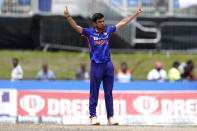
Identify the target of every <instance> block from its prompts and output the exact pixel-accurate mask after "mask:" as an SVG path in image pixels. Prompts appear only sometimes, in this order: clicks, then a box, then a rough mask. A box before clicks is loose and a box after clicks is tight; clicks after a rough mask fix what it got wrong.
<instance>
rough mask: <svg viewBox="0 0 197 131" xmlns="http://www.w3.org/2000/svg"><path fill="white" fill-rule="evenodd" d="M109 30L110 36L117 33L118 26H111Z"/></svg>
mask: <svg viewBox="0 0 197 131" xmlns="http://www.w3.org/2000/svg"><path fill="white" fill-rule="evenodd" d="M108 30H109V34H111V33H115V32H116V26H109V27H108Z"/></svg>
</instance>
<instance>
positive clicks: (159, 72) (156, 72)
mask: <svg viewBox="0 0 197 131" xmlns="http://www.w3.org/2000/svg"><path fill="white" fill-rule="evenodd" d="M147 79H148V80H150V81H165V80H167V72H166V71H165V70H164V69H162V63H161V62H159V61H158V62H156V63H155V69H152V70H151V71H150V72H149V73H148V75H147Z"/></svg>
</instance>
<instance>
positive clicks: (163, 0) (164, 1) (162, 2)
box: [155, 0, 168, 15]
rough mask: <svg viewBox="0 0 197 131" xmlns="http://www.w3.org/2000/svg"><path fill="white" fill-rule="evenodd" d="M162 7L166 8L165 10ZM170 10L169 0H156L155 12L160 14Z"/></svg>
mask: <svg viewBox="0 0 197 131" xmlns="http://www.w3.org/2000/svg"><path fill="white" fill-rule="evenodd" d="M161 8H165V10H164V11H162V10H161ZM167 11H168V0H155V14H156V15H160V14H161V13H166V12H167Z"/></svg>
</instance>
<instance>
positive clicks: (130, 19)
mask: <svg viewBox="0 0 197 131" xmlns="http://www.w3.org/2000/svg"><path fill="white" fill-rule="evenodd" d="M142 12H143V11H142V9H141V8H139V9H138V10H137V11H136V13H135V14H133V15H131V16H128V17H127V18H124V19H122V20H121V21H120V22H119V23H118V24H117V25H116V31H118V30H119V29H120V28H122V27H123V26H125V25H126V24H128V23H129V22H130V21H132V20H133V19H134V18H135V17H136V16H138V15H139V14H140V13H142Z"/></svg>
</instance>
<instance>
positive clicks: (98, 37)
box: [89, 29, 110, 63]
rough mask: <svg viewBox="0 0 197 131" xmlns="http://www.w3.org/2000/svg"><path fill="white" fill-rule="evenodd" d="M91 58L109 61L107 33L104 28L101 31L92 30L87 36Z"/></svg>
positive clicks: (100, 61)
mask: <svg viewBox="0 0 197 131" xmlns="http://www.w3.org/2000/svg"><path fill="white" fill-rule="evenodd" d="M89 40H90V46H91V52H90V53H91V55H92V59H94V60H98V62H99V63H102V62H107V61H110V51H109V33H108V32H107V30H106V29H105V30H104V31H102V32H96V31H94V30H93V31H92V33H91V35H90V36H89Z"/></svg>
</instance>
